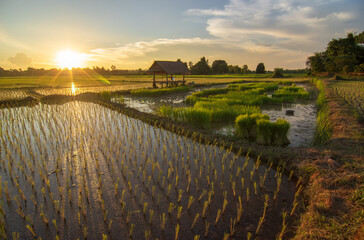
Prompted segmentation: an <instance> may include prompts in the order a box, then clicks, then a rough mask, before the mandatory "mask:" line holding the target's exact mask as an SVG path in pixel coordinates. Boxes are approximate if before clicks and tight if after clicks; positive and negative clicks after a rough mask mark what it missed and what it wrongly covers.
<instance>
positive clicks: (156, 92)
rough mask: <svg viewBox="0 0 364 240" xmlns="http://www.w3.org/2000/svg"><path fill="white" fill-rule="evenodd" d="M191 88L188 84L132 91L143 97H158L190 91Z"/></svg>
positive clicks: (134, 94)
mask: <svg viewBox="0 0 364 240" xmlns="http://www.w3.org/2000/svg"><path fill="white" fill-rule="evenodd" d="M190 90H191V88H190V87H187V86H179V87H171V88H156V89H145V88H144V89H136V90H132V91H131V95H133V96H142V97H158V96H161V95H167V94H173V93H182V92H188V91H190Z"/></svg>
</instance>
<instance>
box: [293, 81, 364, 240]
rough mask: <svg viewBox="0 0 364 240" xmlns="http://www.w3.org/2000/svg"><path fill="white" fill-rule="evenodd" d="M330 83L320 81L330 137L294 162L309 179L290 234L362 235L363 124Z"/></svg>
mask: <svg viewBox="0 0 364 240" xmlns="http://www.w3.org/2000/svg"><path fill="white" fill-rule="evenodd" d="M336 84H337V83H336V82H335V81H325V82H323V86H322V87H323V90H324V91H325V96H324V97H325V101H326V103H325V104H326V108H327V109H326V110H325V112H326V113H325V114H326V116H325V118H327V121H328V122H329V123H330V125H331V128H332V130H331V134H330V137H329V138H328V139H326V141H325V142H326V143H325V144H323V145H322V146H320V147H317V148H316V149H315V150H313V151H315V152H317V153H318V155H316V157H315V158H307V159H306V160H304V161H303V162H302V163H299V165H298V166H299V168H300V169H301V170H302V171H303V172H306V173H309V174H310V178H309V180H308V184H307V185H306V190H305V193H306V195H307V196H308V199H309V201H308V206H307V209H306V212H305V214H303V215H302V217H301V223H300V226H299V228H298V231H297V235H296V237H295V239H363V237H364V235H363V234H364V232H363V231H364V229H363V217H364V210H363V207H364V198H363V194H364V188H363V187H364V185H363V180H364V178H363V177H364V176H363V167H364V164H363V163H364V157H363V156H364V147H363V146H364V134H363V125H362V124H360V123H359V121H358V118H357V117H356V115H355V114H354V113H355V107H353V105H351V104H348V103H347V102H345V100H344V99H343V98H342V97H340V96H339V95H338V92H337V91H335V88H334V87H333V86H335V85H336ZM343 84H345V83H343ZM348 84H349V83H348ZM353 91H356V90H355V89H354V88H353Z"/></svg>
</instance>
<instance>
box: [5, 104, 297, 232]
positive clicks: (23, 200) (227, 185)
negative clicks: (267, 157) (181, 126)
mask: <svg viewBox="0 0 364 240" xmlns="http://www.w3.org/2000/svg"><path fill="white" fill-rule="evenodd" d="M0 114H1V116H2V126H1V132H2V134H1V145H0V146H1V150H2V151H1V169H0V177H1V194H2V201H1V209H0V210H1V211H0V213H1V214H2V216H1V221H2V224H1V225H2V229H1V233H0V234H1V236H2V237H3V238H8V239H11V238H12V237H15V238H18V239H32V238H37V239H38V238H42V239H55V238H56V239H57V238H59V239H70V238H79V239H86V238H87V239H102V238H110V239H118V237H120V236H125V237H126V238H131V239H156V238H158V239H196V238H197V239H198V238H207V239H227V238H232V239H235V238H236V239H251V238H252V237H253V238H256V237H259V236H260V237H262V238H266V239H267V238H275V237H277V236H278V237H283V236H284V235H285V234H287V235H289V234H290V225H291V223H292V222H293V219H295V218H296V212H297V211H298V210H299V209H298V207H297V206H298V205H299V202H301V200H300V192H301V191H302V186H301V185H300V184H299V182H297V183H296V182H294V181H292V179H291V180H290V177H291V176H288V175H285V174H283V170H282V169H284V168H283V167H282V165H279V166H278V167H272V166H273V165H272V163H268V164H262V163H261V161H260V160H259V158H258V159H250V158H249V156H242V155H241V154H239V153H233V152H231V150H229V149H228V150H224V149H223V148H220V147H218V146H216V144H214V143H213V142H212V143H210V144H207V145H206V144H202V143H200V142H199V141H193V140H191V139H189V138H186V137H182V136H178V135H176V134H173V133H171V132H168V131H166V130H163V129H159V128H156V127H154V126H151V125H148V124H145V123H143V122H141V121H139V120H136V119H132V118H129V117H126V116H125V115H123V114H121V113H119V112H117V111H114V110H110V109H108V108H105V107H102V106H100V105H98V104H94V103H86V102H79V101H72V102H68V103H65V104H62V105H59V104H55V105H45V104H41V103H40V104H38V105H36V106H34V107H17V108H3V109H1V110H0Z"/></svg>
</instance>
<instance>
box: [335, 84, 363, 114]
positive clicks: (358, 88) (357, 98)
mask: <svg viewBox="0 0 364 240" xmlns="http://www.w3.org/2000/svg"><path fill="white" fill-rule="evenodd" d="M331 87H332V88H333V89H334V90H335V92H337V94H339V96H340V97H342V98H343V99H345V101H346V102H348V103H349V104H350V105H352V106H353V107H354V108H355V109H356V110H357V111H358V114H359V115H361V117H362V118H363V117H364V82H363V81H335V82H332V83H331Z"/></svg>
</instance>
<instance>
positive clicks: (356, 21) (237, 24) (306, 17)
mask: <svg viewBox="0 0 364 240" xmlns="http://www.w3.org/2000/svg"><path fill="white" fill-rule="evenodd" d="M362 9H363V3H362V2H361V1H357V0H345V1H344V0H306V1H300V0H230V1H229V2H228V4H226V5H225V6H224V7H223V8H221V9H190V10H188V11H186V12H185V15H188V16H193V17H194V19H195V18H198V20H199V21H201V19H202V20H203V21H205V22H206V31H207V32H208V33H209V35H210V36H209V37H208V38H200V37H195V38H179V39H168V38H159V39H155V40H152V41H139V42H134V43H129V44H126V45H123V46H119V47H115V48H99V49H94V50H92V51H91V52H90V58H92V59H94V60H95V61H96V60H98V61H101V59H105V60H106V59H107V60H108V61H113V62H123V63H124V64H126V65H127V64H131V63H137V62H139V63H144V64H145V65H148V64H150V62H151V61H152V60H153V59H154V60H155V59H156V58H159V59H161V60H162V59H174V58H176V59H177V58H185V59H187V60H188V61H189V60H191V59H194V60H197V59H198V56H200V57H201V56H206V57H211V58H213V59H226V60H227V61H228V62H229V63H230V64H245V63H250V64H251V63H252V64H253V65H254V64H256V63H258V62H261V61H264V62H265V63H267V64H266V66H268V67H269V66H271V67H285V68H298V67H300V68H301V67H304V62H305V59H306V57H307V56H309V55H310V54H312V53H313V52H315V51H322V50H324V48H325V46H326V44H327V42H328V41H330V40H331V39H332V38H336V37H344V36H345V34H346V33H347V32H349V31H353V30H354V31H358V32H359V31H362V29H361V28H362V25H361V23H362V22H364V17H363V16H364V15H363V14H360V11H361V10H362ZM277 59H279V61H277Z"/></svg>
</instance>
